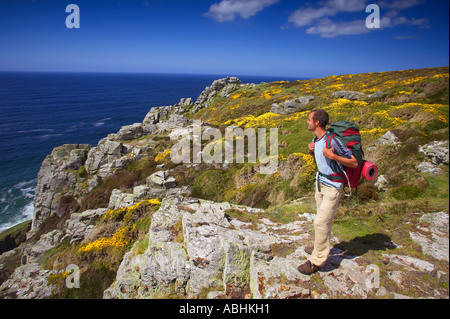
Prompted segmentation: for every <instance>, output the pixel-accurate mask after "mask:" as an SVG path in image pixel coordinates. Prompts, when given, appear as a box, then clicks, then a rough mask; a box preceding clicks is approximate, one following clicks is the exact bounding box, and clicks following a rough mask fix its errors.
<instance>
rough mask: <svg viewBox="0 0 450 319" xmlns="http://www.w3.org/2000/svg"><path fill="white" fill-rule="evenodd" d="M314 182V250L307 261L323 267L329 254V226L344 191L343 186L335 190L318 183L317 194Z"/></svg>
mask: <svg viewBox="0 0 450 319" xmlns="http://www.w3.org/2000/svg"><path fill="white" fill-rule="evenodd" d="M317 183H318V182H317V181H316V195H315V197H316V204H317V214H316V218H315V219H314V233H315V235H314V250H313V252H312V254H311V257H310V258H309V260H310V261H311V262H312V263H313V264H314V265H316V266H319V267H321V266H323V265H324V264H325V262H326V261H327V258H328V255H329V253H330V237H331V225H332V223H333V218H334V213H335V212H336V209H337V207H338V204H339V200H340V198H341V195H342V191H343V189H344V185H341V187H340V188H339V189H338V188H335V187H330V186H327V185H324V184H322V183H320V189H321V191H320V192H319V190H318V188H317Z"/></svg>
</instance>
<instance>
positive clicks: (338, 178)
mask: <svg viewBox="0 0 450 319" xmlns="http://www.w3.org/2000/svg"><path fill="white" fill-rule="evenodd" d="M335 137H336V138H338V139H339V140H340V141H341V142H342V144H344V145H345V146H346V147H347V148H348V149H349V150H350V151H352V154H353V156H354V157H355V159H356V161H357V162H358V166H357V167H356V168H351V167H347V166H343V170H342V169H341V167H340V165H338V163H337V162H336V161H331V169H332V170H333V171H334V173H333V174H330V175H325V174H322V173H320V172H319V174H320V175H321V176H324V177H326V178H328V179H329V180H331V181H333V182H340V183H344V185H345V186H348V187H350V195H351V188H356V187H358V185H359V182H360V181H361V176H362V177H364V178H365V179H367V180H369V181H373V180H374V179H375V178H376V176H377V173H378V167H377V166H376V165H374V164H372V163H370V162H368V161H365V160H364V152H363V149H362V146H361V134H360V133H359V127H358V125H356V124H355V123H352V122H348V121H338V122H335V123H333V124H331V126H330V128H329V129H328V135H327V139H326V144H325V145H326V148H331V141H332V140H333V138H335Z"/></svg>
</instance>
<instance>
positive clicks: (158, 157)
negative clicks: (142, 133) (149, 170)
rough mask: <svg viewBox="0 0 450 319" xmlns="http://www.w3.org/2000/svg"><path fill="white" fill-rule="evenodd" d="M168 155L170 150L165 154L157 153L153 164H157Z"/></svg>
mask: <svg viewBox="0 0 450 319" xmlns="http://www.w3.org/2000/svg"><path fill="white" fill-rule="evenodd" d="M169 154H170V149H167V150H166V151H165V152H162V153H159V154H158V155H156V157H155V162H159V161H162V160H163V159H165V158H166V156H167V155H169Z"/></svg>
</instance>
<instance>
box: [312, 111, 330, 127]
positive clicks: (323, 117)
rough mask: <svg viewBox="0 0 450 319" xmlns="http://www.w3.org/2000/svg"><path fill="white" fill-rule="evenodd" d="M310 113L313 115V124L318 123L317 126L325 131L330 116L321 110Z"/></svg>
mask: <svg viewBox="0 0 450 319" xmlns="http://www.w3.org/2000/svg"><path fill="white" fill-rule="evenodd" d="M311 113H313V120H314V122H317V121H319V126H320V127H321V128H323V129H325V127H326V126H327V125H328V121H329V120H330V116H329V115H328V113H327V112H326V111H324V110H321V109H317V110H312V111H311Z"/></svg>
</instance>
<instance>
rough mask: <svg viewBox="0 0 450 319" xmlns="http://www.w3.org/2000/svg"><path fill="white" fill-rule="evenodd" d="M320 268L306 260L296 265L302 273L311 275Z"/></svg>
mask: <svg viewBox="0 0 450 319" xmlns="http://www.w3.org/2000/svg"><path fill="white" fill-rule="evenodd" d="M319 269H320V267H319V266H316V265H314V264H313V263H312V262H310V261H309V260H307V261H306V262H305V263H304V264H302V265H300V266H298V268H297V270H298V271H299V272H301V273H302V274H304V275H311V274H313V273H315V272H316V271H318V270H319Z"/></svg>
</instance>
